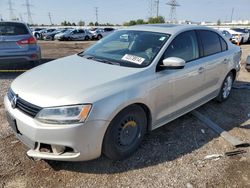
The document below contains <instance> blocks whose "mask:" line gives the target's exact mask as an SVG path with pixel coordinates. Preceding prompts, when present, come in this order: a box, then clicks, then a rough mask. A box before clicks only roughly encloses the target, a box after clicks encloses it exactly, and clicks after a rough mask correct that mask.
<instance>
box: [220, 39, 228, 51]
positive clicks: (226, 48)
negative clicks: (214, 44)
mask: <svg viewBox="0 0 250 188" xmlns="http://www.w3.org/2000/svg"><path fill="white" fill-rule="evenodd" d="M219 38H220V43H221V51H223V52H224V51H227V50H228V47H227V43H226V41H225V40H224V39H223V38H222V37H219Z"/></svg>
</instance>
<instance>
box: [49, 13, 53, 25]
mask: <svg viewBox="0 0 250 188" xmlns="http://www.w3.org/2000/svg"><path fill="white" fill-rule="evenodd" d="M48 16H49V21H50V25H53V22H52V16H51V14H50V12H49V13H48Z"/></svg>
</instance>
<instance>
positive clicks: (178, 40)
mask: <svg viewBox="0 0 250 188" xmlns="http://www.w3.org/2000/svg"><path fill="white" fill-rule="evenodd" d="M163 57H164V59H166V58H168V57H178V58H181V59H184V60H185V61H186V62H189V61H192V60H195V59H197V58H198V57H199V49H198V42H197V38H196V33H195V31H187V32H184V33H181V34H179V35H178V36H177V37H175V39H174V40H173V41H172V42H171V44H170V45H169V46H168V48H167V50H166V51H165V53H164V55H163Z"/></svg>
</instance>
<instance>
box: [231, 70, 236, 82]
mask: <svg viewBox="0 0 250 188" xmlns="http://www.w3.org/2000/svg"><path fill="white" fill-rule="evenodd" d="M231 73H233V76H234V81H235V79H236V70H235V69H232V70H231Z"/></svg>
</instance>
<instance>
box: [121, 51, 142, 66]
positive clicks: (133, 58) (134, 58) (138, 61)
mask: <svg viewBox="0 0 250 188" xmlns="http://www.w3.org/2000/svg"><path fill="white" fill-rule="evenodd" d="M122 60H124V61H129V62H132V63H136V64H138V65H141V64H142V63H143V62H144V61H145V59H144V58H142V57H138V56H135V55H129V54H126V55H124V56H123V58H122Z"/></svg>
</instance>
